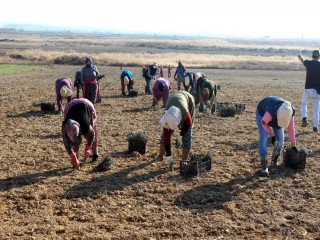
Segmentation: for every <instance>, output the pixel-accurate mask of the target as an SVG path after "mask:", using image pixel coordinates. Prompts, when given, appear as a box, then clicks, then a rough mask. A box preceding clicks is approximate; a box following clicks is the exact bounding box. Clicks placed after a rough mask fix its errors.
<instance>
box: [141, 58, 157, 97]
mask: <svg viewBox="0 0 320 240" xmlns="http://www.w3.org/2000/svg"><path fill="white" fill-rule="evenodd" d="M157 70H158V65H157V63H156V62H154V63H153V64H152V65H149V66H148V67H147V68H143V75H142V76H143V77H144V79H145V80H146V87H145V89H144V92H145V93H146V94H150V95H151V89H150V84H151V79H152V78H153V77H154V76H155V75H156V73H157Z"/></svg>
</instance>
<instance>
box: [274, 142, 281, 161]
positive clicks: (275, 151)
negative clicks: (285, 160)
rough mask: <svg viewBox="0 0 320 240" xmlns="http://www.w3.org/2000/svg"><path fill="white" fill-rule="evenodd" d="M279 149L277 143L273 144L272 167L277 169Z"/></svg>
mask: <svg viewBox="0 0 320 240" xmlns="http://www.w3.org/2000/svg"><path fill="white" fill-rule="evenodd" d="M280 151H281V148H280V147H279V143H278V142H275V143H274V146H273V152H272V167H278V166H279V163H278V158H279V156H280Z"/></svg>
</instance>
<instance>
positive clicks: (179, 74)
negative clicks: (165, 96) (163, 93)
mask: <svg viewBox="0 0 320 240" xmlns="http://www.w3.org/2000/svg"><path fill="white" fill-rule="evenodd" d="M186 72H187V70H186V68H185V67H184V66H183V64H182V62H181V61H180V60H179V62H178V67H177V69H176V72H175V73H174V79H175V80H177V83H178V90H180V87H181V83H183V82H184V79H185V77H186Z"/></svg>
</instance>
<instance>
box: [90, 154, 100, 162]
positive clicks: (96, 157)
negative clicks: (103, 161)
mask: <svg viewBox="0 0 320 240" xmlns="http://www.w3.org/2000/svg"><path fill="white" fill-rule="evenodd" d="M98 157H99V155H98V154H93V155H92V161H91V162H92V163H95V162H96V161H98Z"/></svg>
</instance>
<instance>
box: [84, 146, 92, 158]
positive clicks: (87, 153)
mask: <svg viewBox="0 0 320 240" xmlns="http://www.w3.org/2000/svg"><path fill="white" fill-rule="evenodd" d="M84 156H85V158H88V157H90V156H91V146H88V145H86V147H85V149H84Z"/></svg>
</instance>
